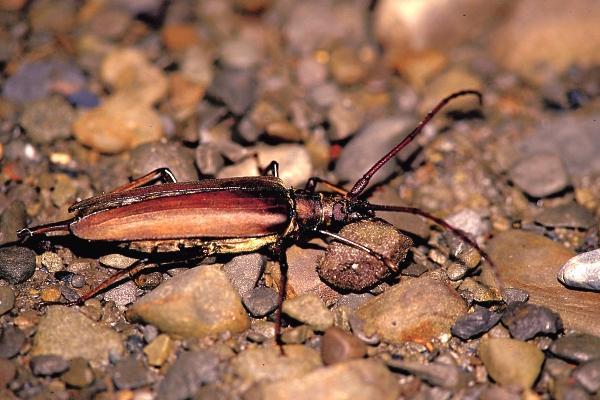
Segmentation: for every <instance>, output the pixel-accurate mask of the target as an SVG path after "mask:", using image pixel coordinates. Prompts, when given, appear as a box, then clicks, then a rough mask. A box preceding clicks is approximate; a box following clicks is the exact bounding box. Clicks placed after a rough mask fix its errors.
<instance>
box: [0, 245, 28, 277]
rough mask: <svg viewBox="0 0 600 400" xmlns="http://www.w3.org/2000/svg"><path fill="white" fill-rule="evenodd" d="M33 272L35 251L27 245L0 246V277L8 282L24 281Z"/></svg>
mask: <svg viewBox="0 0 600 400" xmlns="http://www.w3.org/2000/svg"><path fill="white" fill-rule="evenodd" d="M34 272H35V253H34V252H33V250H30V249H28V248H27V247H19V246H11V247H3V248H0V278H2V279H5V280H6V281H8V282H9V283H12V284H17V283H21V282H25V281H26V280H27V279H29V278H31V277H32V276H33V273H34Z"/></svg>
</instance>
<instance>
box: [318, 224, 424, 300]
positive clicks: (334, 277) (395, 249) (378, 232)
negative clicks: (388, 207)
mask: <svg viewBox="0 0 600 400" xmlns="http://www.w3.org/2000/svg"><path fill="white" fill-rule="evenodd" d="M339 235H340V236H342V237H344V238H347V239H349V240H352V241H354V242H356V243H360V244H361V245H363V246H365V247H367V248H369V249H371V250H373V251H375V252H377V253H379V254H381V255H383V256H384V257H387V258H388V259H389V260H390V261H391V263H392V264H393V265H395V266H398V265H399V264H400V263H401V262H402V261H403V260H404V259H405V257H406V255H407V254H408V250H409V248H410V247H411V246H412V244H413V243H412V240H411V239H410V238H409V237H408V236H405V235H403V234H402V233H400V231H398V230H397V229H396V228H395V227H394V226H393V225H391V224H388V223H387V222H385V221H383V220H364V221H359V222H355V223H351V224H348V225H345V226H344V227H343V228H342V229H341V230H340V232H339ZM317 272H318V273H319V276H320V277H321V279H323V280H324V281H325V282H327V283H328V284H330V285H332V286H334V287H337V288H340V289H347V290H351V291H362V290H364V289H366V288H369V287H372V286H374V285H376V284H378V283H379V282H381V281H382V280H383V279H385V278H386V277H388V276H389V275H390V274H391V273H392V272H393V271H391V270H390V267H388V266H387V265H386V264H385V263H384V262H382V261H380V260H378V259H377V258H375V257H373V256H372V255H370V254H369V253H367V252H365V251H364V250H361V249H357V248H355V247H351V246H348V245H345V244H342V243H340V242H337V241H333V242H332V243H331V244H330V245H329V248H328V249H327V252H326V253H325V256H324V257H323V258H322V259H321V261H320V263H319V266H318V268H317Z"/></svg>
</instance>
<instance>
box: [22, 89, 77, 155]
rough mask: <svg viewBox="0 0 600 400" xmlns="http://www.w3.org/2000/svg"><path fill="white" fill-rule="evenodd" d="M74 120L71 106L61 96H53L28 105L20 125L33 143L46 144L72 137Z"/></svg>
mask: <svg viewBox="0 0 600 400" xmlns="http://www.w3.org/2000/svg"><path fill="white" fill-rule="evenodd" d="M74 119H75V112H74V111H73V108H72V107H71V105H69V103H68V102H67V101H65V100H64V99H63V98H62V97H60V96H52V97H47V98H43V99H40V100H37V101H35V102H33V103H30V104H28V105H27V106H26V107H25V110H24V111H23V114H22V115H21V119H20V123H21V125H22V126H23V128H25V130H26V131H27V136H28V137H29V138H30V139H31V141H32V142H34V143H36V144H46V143H51V142H53V141H55V140H59V139H66V138H68V137H69V136H71V124H72V123H73V120H74Z"/></svg>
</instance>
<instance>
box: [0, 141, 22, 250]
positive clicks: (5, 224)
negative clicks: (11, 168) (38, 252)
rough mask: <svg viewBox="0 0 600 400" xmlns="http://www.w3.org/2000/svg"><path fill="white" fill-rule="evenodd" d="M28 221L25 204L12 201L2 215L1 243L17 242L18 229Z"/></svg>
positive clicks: (0, 218)
mask: <svg viewBox="0 0 600 400" xmlns="http://www.w3.org/2000/svg"><path fill="white" fill-rule="evenodd" d="M5 151H6V150H5ZM26 222H27V212H26V210H25V204H24V203H23V202H22V201H20V200H15V201H13V202H12V203H10V204H9V205H8V206H7V207H6V208H5V209H4V211H2V215H1V216H0V245H2V244H6V243H10V242H15V241H16V240H17V230H19V229H21V228H24V227H25V224H26Z"/></svg>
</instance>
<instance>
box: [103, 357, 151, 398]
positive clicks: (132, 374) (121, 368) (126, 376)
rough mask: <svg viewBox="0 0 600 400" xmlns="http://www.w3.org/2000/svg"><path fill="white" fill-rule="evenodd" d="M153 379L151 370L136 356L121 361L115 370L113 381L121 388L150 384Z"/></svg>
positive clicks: (130, 388) (135, 387) (129, 388)
mask: <svg viewBox="0 0 600 400" xmlns="http://www.w3.org/2000/svg"><path fill="white" fill-rule="evenodd" d="M152 381H153V379H152V376H151V375H150V371H148V370H147V369H146V367H145V366H144V364H143V363H142V362H141V361H139V360H137V359H135V357H128V358H125V359H123V360H121V361H119V362H118V363H117V365H115V368H114V370H113V382H114V383H115V386H116V387H117V389H120V390H124V389H127V390H132V389H138V388H140V387H143V386H147V385H149V384H150V383H152Z"/></svg>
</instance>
